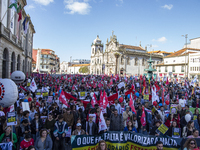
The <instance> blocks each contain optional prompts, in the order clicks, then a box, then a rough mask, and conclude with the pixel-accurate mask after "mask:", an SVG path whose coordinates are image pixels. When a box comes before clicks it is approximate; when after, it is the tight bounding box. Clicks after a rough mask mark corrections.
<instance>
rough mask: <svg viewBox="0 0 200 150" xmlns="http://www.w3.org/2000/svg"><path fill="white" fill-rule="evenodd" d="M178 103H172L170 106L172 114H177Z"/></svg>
mask: <svg viewBox="0 0 200 150" xmlns="http://www.w3.org/2000/svg"><path fill="white" fill-rule="evenodd" d="M177 106H178V105H177V104H171V106H170V114H177Z"/></svg>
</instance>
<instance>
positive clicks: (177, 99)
mask: <svg viewBox="0 0 200 150" xmlns="http://www.w3.org/2000/svg"><path fill="white" fill-rule="evenodd" d="M176 101H177V102H178V103H179V98H178V95H177V96H176Z"/></svg>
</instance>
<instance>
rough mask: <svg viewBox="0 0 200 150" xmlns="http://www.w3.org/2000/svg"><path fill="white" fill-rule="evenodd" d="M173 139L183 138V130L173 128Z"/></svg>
mask: <svg viewBox="0 0 200 150" xmlns="http://www.w3.org/2000/svg"><path fill="white" fill-rule="evenodd" d="M172 137H173V138H180V137H181V129H180V128H172Z"/></svg>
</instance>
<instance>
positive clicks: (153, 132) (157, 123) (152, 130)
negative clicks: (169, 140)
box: [150, 120, 161, 136]
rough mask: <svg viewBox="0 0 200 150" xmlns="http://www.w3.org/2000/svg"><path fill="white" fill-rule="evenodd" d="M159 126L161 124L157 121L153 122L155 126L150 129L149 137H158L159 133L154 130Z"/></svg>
mask: <svg viewBox="0 0 200 150" xmlns="http://www.w3.org/2000/svg"><path fill="white" fill-rule="evenodd" d="M160 124H161V122H160V121H158V120H157V121H156V122H155V126H154V127H153V128H152V129H151V131H150V135H155V136H159V133H157V132H156V130H157V129H158V127H159V126H160Z"/></svg>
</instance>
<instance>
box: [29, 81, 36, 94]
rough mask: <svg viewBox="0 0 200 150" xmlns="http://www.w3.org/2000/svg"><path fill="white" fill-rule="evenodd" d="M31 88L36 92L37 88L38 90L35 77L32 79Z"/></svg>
mask: <svg viewBox="0 0 200 150" xmlns="http://www.w3.org/2000/svg"><path fill="white" fill-rule="evenodd" d="M29 89H30V90H31V91H32V92H35V90H37V85H36V83H35V80H34V78H33V80H32V81H31V85H30V87H29Z"/></svg>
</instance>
